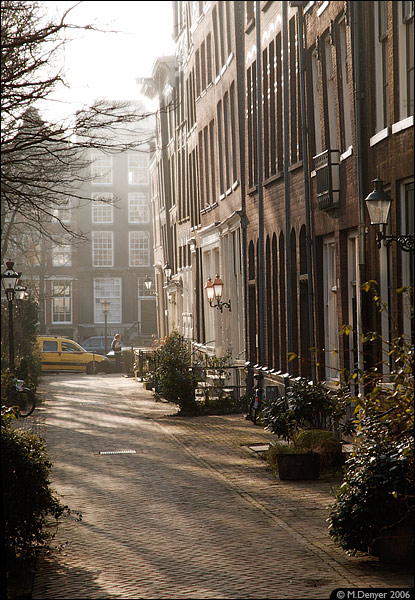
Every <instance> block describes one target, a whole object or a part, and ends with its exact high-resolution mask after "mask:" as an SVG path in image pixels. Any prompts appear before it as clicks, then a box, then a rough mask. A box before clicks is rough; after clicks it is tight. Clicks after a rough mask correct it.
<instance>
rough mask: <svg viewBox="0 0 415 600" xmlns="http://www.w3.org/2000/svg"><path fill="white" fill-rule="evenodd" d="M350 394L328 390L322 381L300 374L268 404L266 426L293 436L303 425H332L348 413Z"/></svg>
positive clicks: (264, 410) (314, 426) (324, 426)
mask: <svg viewBox="0 0 415 600" xmlns="http://www.w3.org/2000/svg"><path fill="white" fill-rule="evenodd" d="M348 403H349V397H348V394H347V393H345V392H344V391H343V390H339V391H337V390H336V391H332V390H328V389H327V388H325V387H324V385H323V384H321V383H316V384H311V383H310V382H309V381H308V380H307V379H304V378H301V379H300V380H299V381H296V382H294V383H293V385H292V386H291V387H290V388H289V389H288V390H287V393H286V395H285V396H284V397H278V398H276V399H274V400H271V401H269V402H267V403H266V404H265V407H264V409H263V411H262V420H263V423H264V425H265V427H266V428H267V429H269V430H270V431H271V432H272V433H274V434H275V435H278V436H279V437H282V438H283V439H285V440H292V439H293V438H294V437H295V435H296V434H297V433H298V432H299V431H300V430H301V429H320V430H321V429H333V427H334V426H335V425H337V424H338V423H339V422H340V420H341V419H342V418H343V417H344V415H345V413H346V407H347V405H348Z"/></svg>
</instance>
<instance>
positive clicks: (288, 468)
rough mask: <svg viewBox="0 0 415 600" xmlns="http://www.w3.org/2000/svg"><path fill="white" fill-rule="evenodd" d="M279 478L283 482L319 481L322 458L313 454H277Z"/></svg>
mask: <svg viewBox="0 0 415 600" xmlns="http://www.w3.org/2000/svg"><path fill="white" fill-rule="evenodd" d="M276 459H277V466H278V476H279V478H280V479H282V480H289V481H301V480H306V479H318V477H319V474H320V456H319V455H318V454H315V453H313V452H304V453H292V454H290V453H281V454H277V457H276Z"/></svg>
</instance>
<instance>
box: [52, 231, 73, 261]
mask: <svg viewBox="0 0 415 600" xmlns="http://www.w3.org/2000/svg"><path fill="white" fill-rule="evenodd" d="M67 239H68V238H67V237H66V238H65V237H63V238H62V243H60V244H57V243H56V242H53V243H52V266H53V267H71V266H72V245H71V243H70V241H69V240H68V241H66V243H65V240H67Z"/></svg>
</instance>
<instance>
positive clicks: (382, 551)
mask: <svg viewBox="0 0 415 600" xmlns="http://www.w3.org/2000/svg"><path fill="white" fill-rule="evenodd" d="M364 426H365V433H364V435H363V438H364V439H363V440H362V441H361V442H360V443H359V444H358V445H357V446H356V450H355V452H354V454H353V455H352V456H351V457H350V458H349V459H348V460H347V461H346V469H345V475H344V482H343V484H342V485H341V486H340V488H339V489H338V491H337V494H336V500H335V504H334V505H333V507H332V511H331V513H330V516H329V519H328V523H329V533H330V536H331V537H332V538H333V539H334V541H335V542H336V543H337V544H338V545H339V546H341V547H342V548H343V549H344V550H346V551H347V552H348V553H349V554H352V555H354V554H356V552H365V553H369V554H372V555H374V556H377V557H378V558H379V559H380V560H381V561H382V562H386V563H389V562H399V563H402V562H405V563H406V562H410V563H412V561H413V558H414V547H413V540H414V486H413V468H414V467H413V464H414V448H413V439H411V438H410V437H406V436H405V437H403V438H402V439H400V440H397V439H391V438H390V437H389V436H388V435H387V432H386V431H385V429H384V428H383V426H381V425H380V424H379V423H375V422H374V421H373V419H370V420H365V422H364Z"/></svg>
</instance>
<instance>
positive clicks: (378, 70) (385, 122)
mask: <svg viewBox="0 0 415 600" xmlns="http://www.w3.org/2000/svg"><path fill="white" fill-rule="evenodd" d="M380 4H381V3H380V2H374V3H373V11H374V13H373V17H374V26H375V35H374V41H375V83H376V89H375V94H376V130H375V134H376V133H379V132H380V131H383V130H385V129H388V128H389V126H390V115H389V97H388V98H387V99H386V102H384V83H385V78H384V70H385V69H387V67H388V65H387V63H386V64H385V60H384V48H383V46H384V44H389V40H388V36H387V35H385V36H383V38H382V39H381V36H380V30H379V16H380V12H379V11H380V8H381V7H380ZM386 80H388V78H386ZM388 96H389V94H388Z"/></svg>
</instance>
